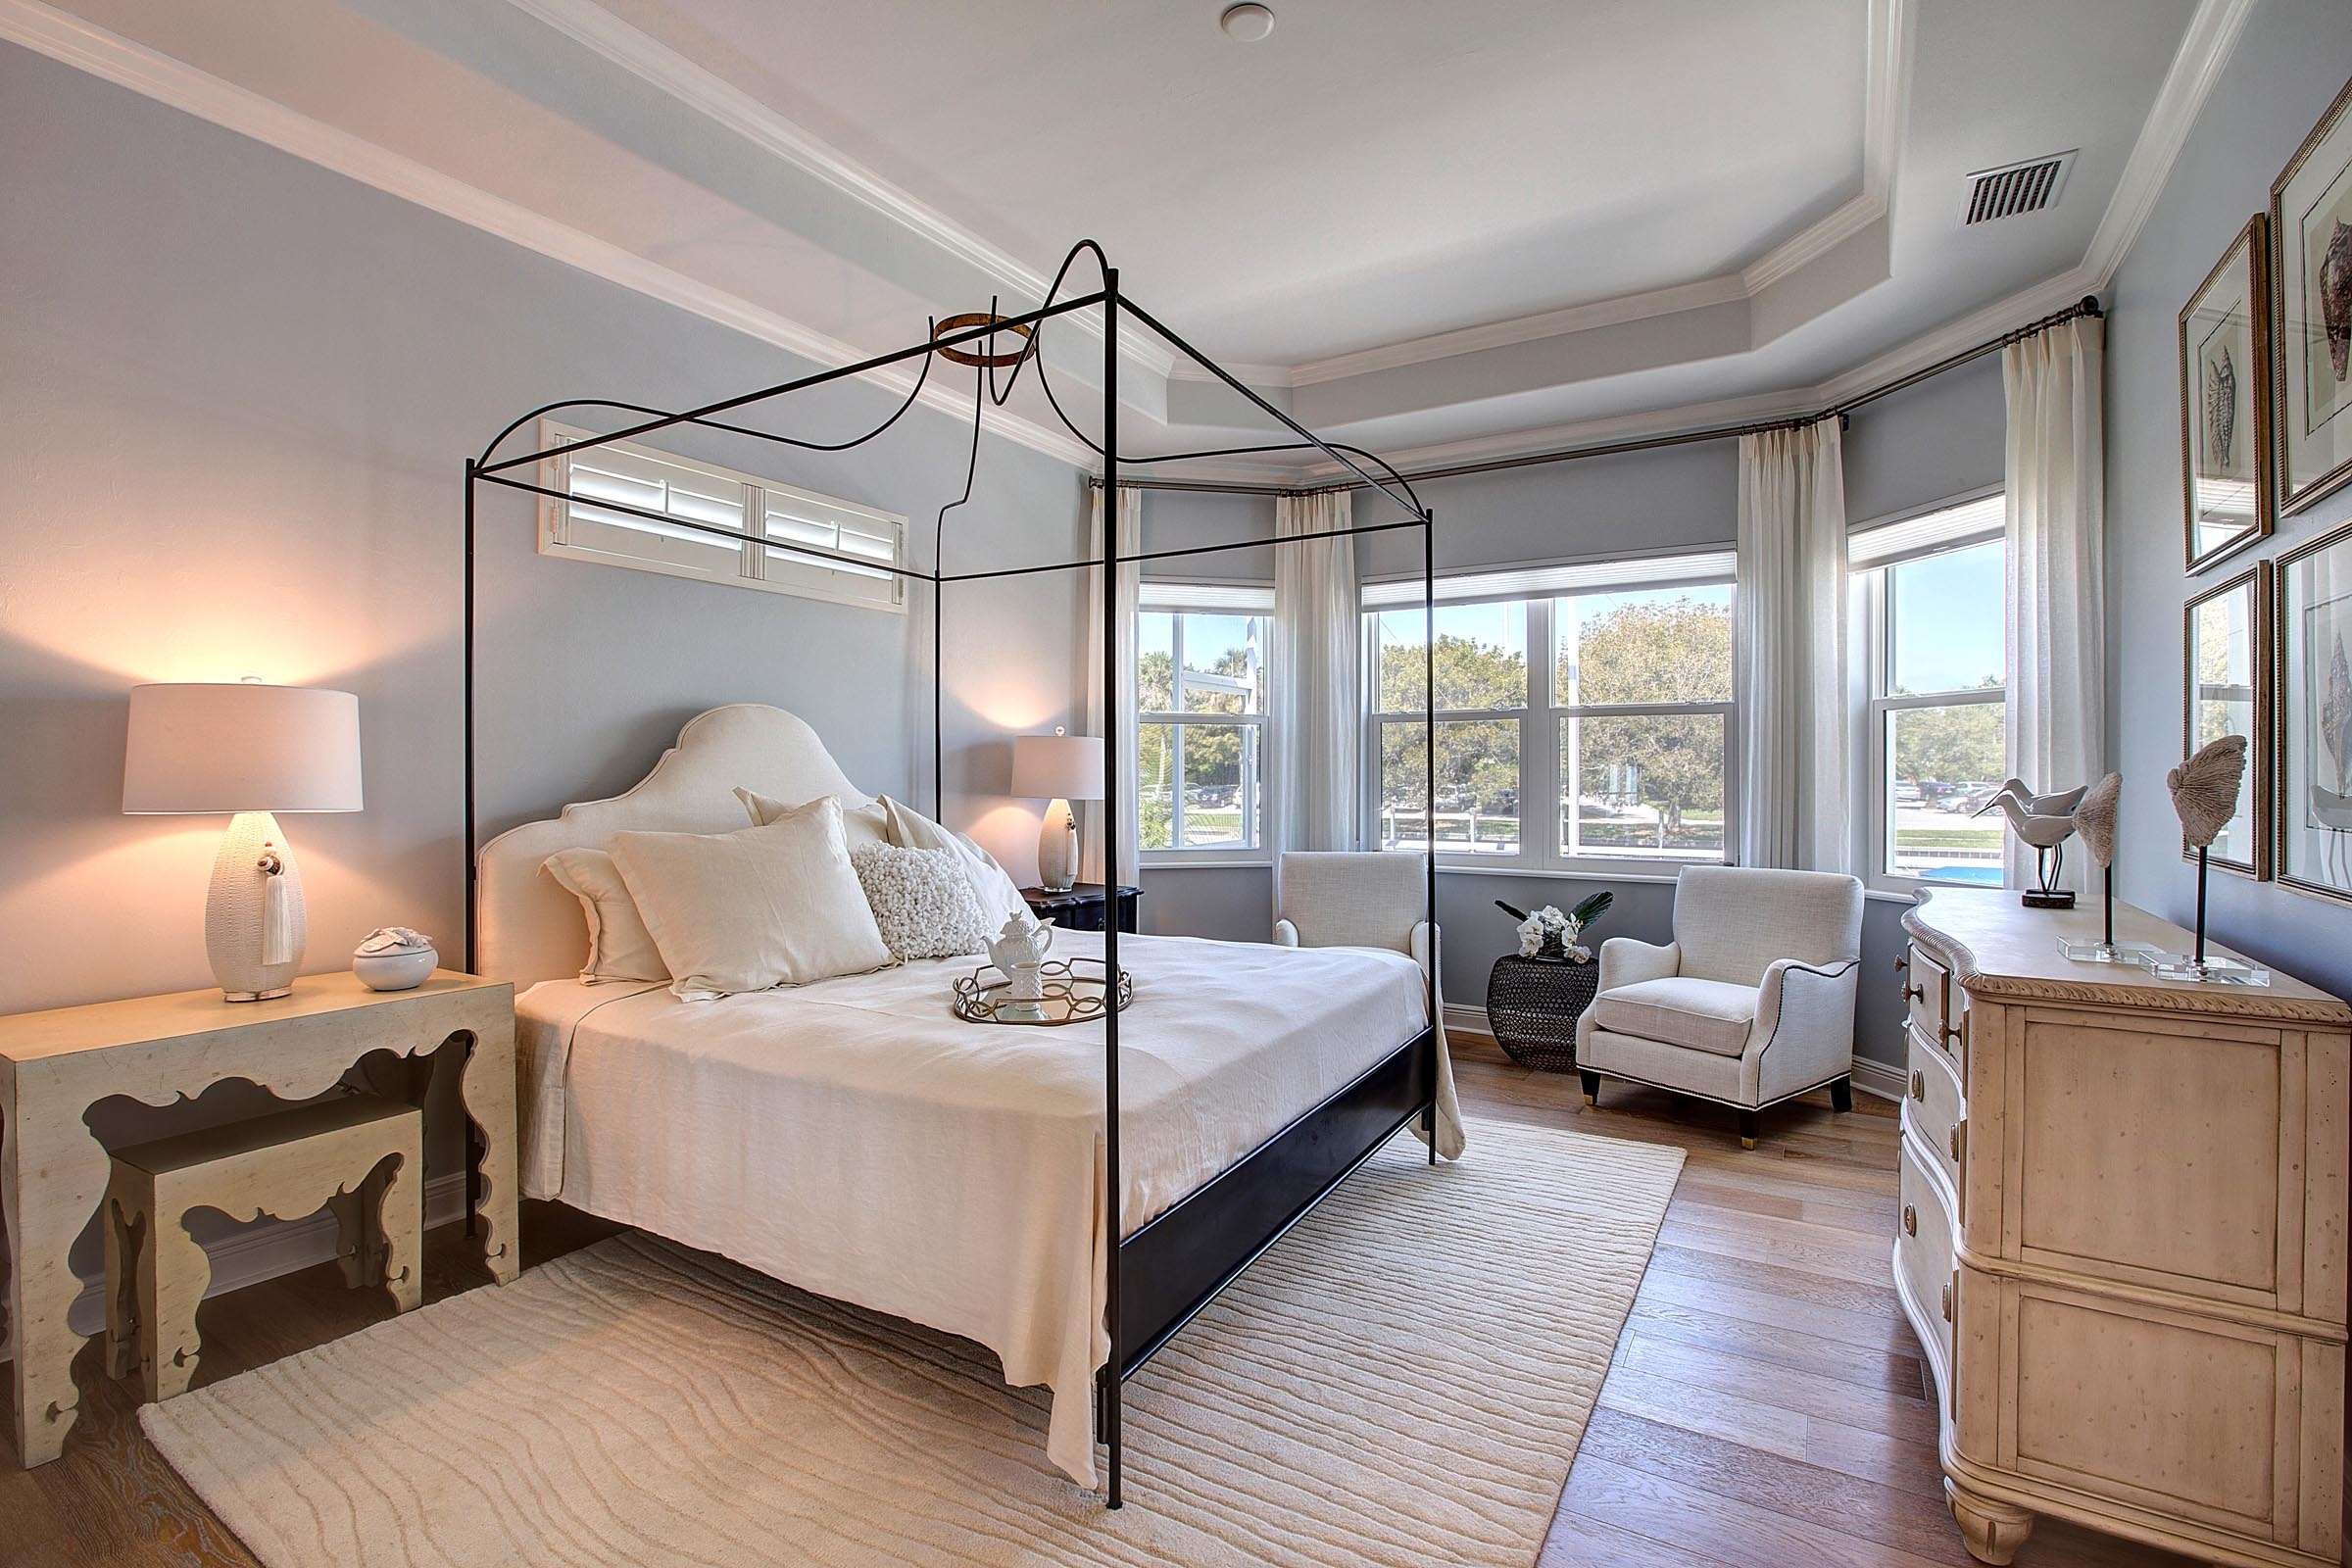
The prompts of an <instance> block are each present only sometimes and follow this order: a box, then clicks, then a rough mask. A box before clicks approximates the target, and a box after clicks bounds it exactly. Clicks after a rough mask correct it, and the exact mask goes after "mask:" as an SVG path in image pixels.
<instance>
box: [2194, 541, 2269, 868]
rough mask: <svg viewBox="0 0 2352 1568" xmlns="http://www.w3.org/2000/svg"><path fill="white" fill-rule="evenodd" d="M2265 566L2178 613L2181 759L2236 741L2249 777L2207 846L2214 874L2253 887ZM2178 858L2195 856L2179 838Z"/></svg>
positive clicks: (2263, 778) (2261, 817)
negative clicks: (2241, 740) (2246, 880)
mask: <svg viewBox="0 0 2352 1568" xmlns="http://www.w3.org/2000/svg"><path fill="white" fill-rule="evenodd" d="M2273 613H2274V605H2273V597H2272V588H2271V564H2270V563H2269V562H2267V561H2264V562H2257V563H2256V564H2254V566H2253V567H2252V568H2250V569H2249V570H2246V571H2243V572H2240V573H2239V574H2238V575H2236V576H2234V577H2232V578H2230V579H2229V581H2227V582H2222V583H2216V584H2215V585H2214V586H2212V587H2211V588H2208V589H2206V590H2205V591H2204V592H2203V593H2201V594H2198V595H2197V596H2196V597H2195V598H2193V599H2191V600H2189V601H2188V603H2186V604H2185V605H2183V606H2181V607H2180V697H2181V702H2180V755H2181V756H2182V757H2193V756H2195V755H2196V752H2197V749H2198V748H2199V747H2201V746H2205V745H2207V744H2209V743H2210V742H2213V741H2216V740H2219V739H2220V738H2221V737H2222V736H2224V735H2243V736H2244V737H2245V738H2246V750H2247V753H2248V760H2247V766H2248V769H2249V771H2250V772H2251V774H2252V777H2250V778H2248V779H2247V780H2246V784H2245V788H2243V789H2242V790H2240V791H2239V792H2238V797H2237V813H2236V815H2234V816H2232V817H2230V819H2229V825H2228V826H2226V827H2225V828H2223V829H2222V831H2221V833H2220V834H2219V835H2217V836H2216V837H2215V839H2214V841H2213V846H2212V851H2211V858H2212V862H2213V864H2214V866H2215V867H2216V868H2217V869H2220V870H2224V871H2230V872H2234V873H2235V874H2237V875H2239V876H2246V877H2252V878H2253V879H2254V880H2255V881H2257V882H2265V881H2268V880H2270V875H2271V833H2270V827H2271V817H2272V814H2273V813H2272V809H2271V778H2270V772H2271V731H2272V727H2273V726H2272V721H2271V693H2272V690H2273V686H2272V680H2273V664H2274V662H2275V656H2274V654H2273V652H2272V649H2271V626H2272V617H2273ZM2180 858H2182V859H2184V860H2192V861H2193V860H2194V859H2196V858H2197V852H2196V851H2195V850H2193V849H2190V848H2189V846H2188V841H2187V840H2186V839H2185V838H2184V839H2182V840H2181V843H2180Z"/></svg>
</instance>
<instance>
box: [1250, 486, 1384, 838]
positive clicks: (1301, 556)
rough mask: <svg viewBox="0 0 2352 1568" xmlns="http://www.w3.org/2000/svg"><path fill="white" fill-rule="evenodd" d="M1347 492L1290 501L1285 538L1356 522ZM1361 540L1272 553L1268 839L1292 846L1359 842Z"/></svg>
mask: <svg viewBox="0 0 2352 1568" xmlns="http://www.w3.org/2000/svg"><path fill="white" fill-rule="evenodd" d="M1353 515H1354V501H1353V498H1352V497H1351V496H1350V495H1349V494H1348V492H1347V491H1345V490H1336V491H1324V492H1322V493H1319V494H1316V495H1306V496H1283V497H1281V498H1280V499H1278V500H1277V501H1276V502H1275V503H1274V532H1275V536H1276V537H1277V538H1282V539H1298V538H1299V536H1300V535H1302V534H1317V533H1326V532H1329V531H1330V530H1332V529H1335V528H1346V527H1348V526H1349V525H1350V522H1351V519H1352V517H1353ZM1357 594H1358V590H1357V586H1356V577H1355V541H1354V540H1353V539H1308V540H1305V541H1304V542H1302V543H1299V544H1287V545H1283V546H1282V547H1281V548H1279V549H1277V550H1276V551H1275V552H1274V629H1273V638H1272V644H1273V646H1272V650H1271V652H1272V658H1271V659H1270V660H1269V661H1268V664H1269V668H1268V671H1267V673H1268V675H1269V677H1270V678H1269V680H1268V682H1267V687H1268V699H1267V717H1266V739H1267V747H1266V753H1267V755H1266V783H1267V795H1268V797H1269V799H1268V806H1269V808H1270V809H1269V810H1268V811H1267V813H1266V826H1267V843H1268V846H1269V848H1271V849H1272V850H1273V852H1274V853H1275V855H1277V856H1280V855H1281V853H1282V852H1283V851H1285V850H1351V849H1354V848H1355V846H1356V809H1357V789H1356V781H1357V772H1358V766H1359V762H1360V760H1361V758H1360V751H1361V748H1360V746H1359V743H1358V736H1359V735H1360V733H1361V716H1360V709H1361V706H1362V705H1361V703H1360V701H1359V699H1358V697H1357V686H1358V683H1359V678H1360V676H1359V670H1360V665H1359V663H1358V659H1359V657H1360V656H1359V654H1358V636H1357V627H1358V624H1359V617H1360V613H1361V607H1360V605H1359V603H1358V598H1357Z"/></svg>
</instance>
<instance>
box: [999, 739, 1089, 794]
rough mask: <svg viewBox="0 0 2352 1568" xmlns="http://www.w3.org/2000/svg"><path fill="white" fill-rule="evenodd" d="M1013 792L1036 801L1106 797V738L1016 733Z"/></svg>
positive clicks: (1013, 741)
mask: <svg viewBox="0 0 2352 1568" xmlns="http://www.w3.org/2000/svg"><path fill="white" fill-rule="evenodd" d="M1012 793H1013V794H1014V795H1016V796H1019V797H1021V798H1022V799H1024V800H1032V801H1056V800H1058V801H1099V800H1101V799H1102V798H1103V742H1102V741H1101V740H1100V739H1099V738H1097V737H1095V736H1093V735H1015V736H1014V737H1013V738H1012Z"/></svg>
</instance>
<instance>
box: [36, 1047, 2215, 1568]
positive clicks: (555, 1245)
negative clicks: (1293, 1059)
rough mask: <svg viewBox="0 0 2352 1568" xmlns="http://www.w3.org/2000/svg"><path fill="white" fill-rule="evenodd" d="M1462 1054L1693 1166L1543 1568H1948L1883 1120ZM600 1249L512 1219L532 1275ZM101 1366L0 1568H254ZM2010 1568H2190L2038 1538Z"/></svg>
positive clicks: (257, 1321) (219, 1307) (1581, 1126)
mask: <svg viewBox="0 0 2352 1568" xmlns="http://www.w3.org/2000/svg"><path fill="white" fill-rule="evenodd" d="M1456 1053H1457V1061H1458V1072H1459V1077H1460V1085H1461V1094H1462V1103H1463V1105H1464V1106H1465V1108H1466V1109H1468V1110H1469V1111H1470V1112H1471V1113H1472V1114H1474V1115H1482V1116H1492V1117H1502V1118H1508V1119H1510V1120H1514V1121H1523V1122H1533V1123H1539V1124H1542V1125H1546V1126H1568V1127H1573V1128H1575V1129H1576V1130H1578V1131H1580V1132H1591V1133H1600V1134H1605V1135H1608V1136H1612V1137H1624V1138H1634V1139H1640V1140H1642V1141H1644V1142H1648V1143H1663V1144H1675V1145H1678V1146H1680V1147H1681V1148H1683V1149H1685V1150H1688V1151H1689V1152H1690V1163H1689V1164H1688V1165H1686V1166H1685V1167H1684V1170H1683V1177H1682V1185H1681V1186H1680V1187H1679V1188H1678V1189H1677V1190H1676V1193H1675V1197H1674V1203H1673V1206H1672V1207H1671V1208H1669V1209H1668V1211H1667V1214H1666V1224H1665V1229H1664V1231H1663V1233H1662V1234H1661V1235H1660V1236H1659V1238H1658V1250H1657V1255H1656V1256H1655V1257H1654V1258H1653V1259H1652V1260H1651V1262H1650V1266H1649V1273H1648V1276H1647V1277H1646V1279H1644V1281H1643V1282H1642V1294H1641V1297H1640V1299H1639V1300H1638V1301H1637V1303H1636V1305H1635V1307H1634V1313H1633V1318H1632V1321H1631V1322H1630V1323H1628V1324H1627V1326H1626V1331H1625V1335H1624V1337H1623V1339H1622V1340H1621V1341H1620V1342H1619V1345H1618V1348H1617V1359H1616V1362H1615V1364H1614V1366H1613V1367H1612V1369H1611V1370H1610V1373H1609V1378H1608V1382H1607V1384H1606V1386H1605V1387H1604V1388H1603V1389H1602V1391H1601V1397H1600V1408H1599V1409H1598V1410H1597V1411H1595V1412H1594V1414H1593V1423H1592V1426H1591V1428H1590V1429H1589V1430H1588V1431H1587V1432H1586V1434H1585V1442H1584V1447H1583V1449H1582V1450H1581V1451H1580V1452H1579V1453H1578V1455H1577V1459H1576V1466H1575V1469H1574V1471H1573V1472H1572V1473H1571V1474H1570V1476H1569V1478H1568V1486H1567V1490H1566V1492H1565V1493H1564V1494H1563V1495H1562V1496H1561V1498H1560V1509H1559V1515H1558V1517H1557V1518H1556V1519H1555V1520H1554V1521H1553V1524H1552V1528H1551V1539H1550V1541H1549V1543H1548V1544H1546V1546H1545V1548H1544V1556H1543V1562H1542V1568H1782V1565H1788V1568H1880V1565H1885V1568H1912V1565H1917V1564H1930V1563H1934V1564H1949V1565H1952V1568H1964V1565H1966V1564H1968V1563H1969V1562H1970V1561H1971V1560H1972V1559H1970V1557H1969V1556H1968V1554H1967V1553H1966V1552H1965V1551H1964V1550H1962V1549H1961V1545H1960V1539H1959V1535H1958V1532H1957V1531H1955V1530H1954V1528H1953V1527H1952V1523H1951V1520H1950V1518H1949V1517H1948V1516H1947V1515H1946V1514H1945V1512H1944V1509H1943V1500H1942V1489H1941V1484H1940V1478H1939V1476H1938V1474H1937V1472H1936V1454H1935V1437H1936V1422H1935V1415H1934V1412H1933V1410H1932V1408H1931V1406H1930V1404H1929V1396H1928V1390H1927V1387H1926V1383H1925V1371H1924V1368H1923V1366H1922V1364H1921V1360H1920V1356H1919V1347H1918V1344H1917V1343H1916V1342H1915V1341H1914V1340H1913V1338H1912V1336H1911V1331H1910V1328H1909V1327H1908V1326H1907V1325H1906V1324H1905V1323H1904V1322H1903V1320H1902V1318H1901V1316H1900V1314H1899V1312H1898V1311H1897V1309H1896V1307H1895V1301H1894V1293H1893V1291H1892V1290H1891V1288H1890V1287H1889V1286H1888V1284H1887V1252H1888V1250H1889V1248H1890V1246H1891V1244H1892V1238H1893V1235H1894V1222H1895V1207H1896V1203H1895V1173H1894V1160H1895V1137H1896V1133H1895V1119H1894V1107H1893V1106H1892V1105H1891V1104H1888V1103H1885V1102H1882V1101H1877V1100H1873V1099H1872V1098H1870V1097H1869V1096H1866V1095H1858V1096H1856V1097H1855V1099H1856V1108H1855V1110H1854V1112H1853V1113H1852V1114H1851V1115H1844V1116H1840V1115H1838V1114H1836V1113H1835V1112H1833V1111H1832V1110H1830V1108H1829V1106H1828V1103H1827V1098H1826V1096H1817V1097H1814V1099H1816V1100H1818V1101H1819V1102H1820V1103H1799V1104H1794V1105H1790V1106H1787V1107H1784V1108H1782V1109H1779V1110H1775V1111H1768V1112H1766V1114H1765V1117H1764V1125H1763V1139H1762V1141H1761V1143H1760V1144H1759V1145H1758V1147H1757V1148H1756V1149H1755V1151H1754V1152H1744V1151H1742V1150H1741V1149H1740V1143H1739V1140H1738V1138H1737V1137H1735V1136H1734V1134H1733V1129H1732V1124H1731V1112H1729V1111H1726V1110H1719V1109H1717V1108H1714V1107H1711V1106H1708V1105H1704V1104H1699V1103H1692V1102H1687V1101H1677V1100H1674V1099H1671V1098H1669V1097H1667V1096H1665V1095H1662V1094H1657V1093H1653V1092H1651V1091H1647V1090H1641V1089H1635V1088H1631V1087H1626V1086H1618V1085H1611V1086H1609V1087H1608V1088H1607V1089H1606V1090H1605V1091H1604V1093H1603V1095H1602V1102H1603V1103H1602V1105H1601V1107H1600V1108H1599V1109H1598V1110H1589V1109H1587V1108H1586V1107H1585V1105H1584V1103H1583V1098H1582V1096H1581V1095H1580V1094H1579V1093H1578V1090H1577V1080H1576V1078H1575V1076H1574V1075H1573V1074H1570V1075H1565V1076H1563V1075H1555V1074H1546V1073H1529V1072H1526V1071H1524V1070H1523V1069H1520V1068H1518V1067H1514V1066H1512V1065H1510V1064H1509V1063H1508V1062H1506V1061H1505V1060H1504V1059H1503V1058H1502V1057H1501V1056H1500V1055H1499V1054H1495V1052H1494V1049H1493V1047H1492V1046H1491V1045H1489V1044H1487V1043H1486V1042H1483V1041H1479V1040H1476V1039H1463V1040H1458V1041H1457V1045H1456ZM611 1229H612V1227H610V1226H607V1225H604V1224H603V1223H602V1222H600V1221H596V1220H592V1219H589V1218H587V1217H586V1216H584V1215H580V1214H576V1213H573V1212H572V1211H570V1210H567V1209H563V1208H558V1207H556V1206H554V1205H550V1204H526V1205H524V1211H523V1251H524V1262H525V1263H526V1265H528V1264H536V1263H539V1262H543V1261H545V1260H546V1259H547V1258H549V1257H552V1256H556V1255H559V1254H561V1253H563V1252H565V1251H568V1250H571V1249H573V1248H575V1247H579V1246H584V1245H585V1244H587V1243H588V1242H591V1241H594V1240H596V1239H598V1238H599V1237H602V1236H604V1235H607V1234H609V1233H610V1231H611ZM426 1254H427V1255H426V1282H425V1295H426V1299H428V1300H429V1299H437V1298H439V1297H441V1296H445V1295H448V1294H450V1293H452V1292H454V1291H459V1290H464V1289H466V1288H468V1287H469V1286H471V1285H473V1284H475V1283H477V1282H479V1281H480V1280H481V1279H482V1278H483V1277H484V1276H483V1275H482V1274H481V1272H480V1270H479V1267H478V1265H473V1264H469V1263H468V1262H466V1260H465V1257H464V1250H463V1243H462V1240H461V1238H460V1237H459V1235H458V1232H457V1229H456V1228H455V1227H451V1228H449V1229H446V1230H443V1231H439V1232H436V1233H434V1235H433V1236H432V1237H431V1238H430V1239H429V1240H428V1242H427V1246H426ZM388 1312H389V1309H388V1308H387V1307H386V1306H384V1305H383V1304H382V1294H381V1293H380V1292H375V1291H368V1292H350V1291H346V1290H344V1289H343V1287H342V1281H341V1277H340V1275H339V1274H338V1273H337V1272H336V1270H335V1269H334V1267H333V1266H332V1265H331V1264H330V1265H322V1266H321V1267H319V1268H316V1269H311V1270H308V1271H306V1272H304V1273H302V1274H299V1275H292V1276H289V1277H287V1278H285V1279H282V1280H276V1281H272V1282H270V1283H269V1284H266V1285H259V1286H255V1287H252V1288H250V1289H247V1290H244V1291H239V1292H237V1293H235V1294H234V1295H231V1296H226V1297H222V1298H219V1299H215V1300H212V1301H209V1302H207V1303H206V1304H205V1307H204V1309H203V1314H202V1318H201V1326H202V1329H203V1332H204V1340H205V1354H204V1360H203V1363H202V1366H201V1367H200V1369H199V1371H198V1374H197V1379H196V1381H197V1383H198V1384H199V1385H202V1384H205V1383H209V1382H212V1381H214V1380H216V1379H218V1378H221V1377H225V1376H228V1375H230V1374H231V1373H234V1372H236V1371H239V1370H242V1369H243V1368H246V1367H250V1366H255V1365H259V1364H261V1363H264V1362H267V1361H270V1360H272V1359H275V1358H276V1357H278V1356H281V1355H284V1354H287V1353H288V1352H290V1351H293V1350H296V1349H300V1348H303V1347H305V1346H309V1345H313V1344H317V1343H319V1342H320V1341H322V1340H326V1339H329V1338H332V1337H333V1336H335V1335H337V1334H342V1333H348V1332H350V1331H351V1330H352V1329H355V1328H358V1327H361V1326H363V1325H364V1324H366V1323H368V1322H372V1321H375V1320H376V1319H378V1318H381V1317H384V1316H386V1315H388ZM99 1349H100V1347H99V1346H98V1345H97V1344H96V1343H95V1342H93V1343H92V1345H91V1346H90V1348H88V1349H87V1350H85V1352H84V1353H83V1355H82V1358H81V1360H80V1362H79V1363H78V1364H77V1371H78V1372H79V1375H80V1377H81V1383H82V1387H83V1389H84V1390H85V1394H84V1398H83V1404H82V1410H83V1414H82V1418H81V1420H80V1422H79V1423H78V1424H77V1425H76V1427H75V1429H74V1431H73V1436H72V1438H71V1439H70V1440H69V1442H68V1445H67V1449H66V1456H65V1457H64V1458H63V1459H61V1460H59V1461H58V1462H56V1463H55V1464H51V1465H46V1466H44V1467H42V1468H41V1469H38V1470H34V1471H29V1472H26V1471H21V1470H18V1469H16V1468H15V1464H14V1459H13V1456H0V1564H6V1565H10V1568H17V1565H24V1568H33V1565H39V1568H81V1565H96V1564H105V1565H108V1568H131V1565H139V1568H146V1565H150V1564H154V1565H162V1564H172V1565H174V1568H195V1565H212V1564H250V1563H252V1562H253V1558H252V1557H251V1555H250V1554H248V1553H247V1552H246V1551H245V1550H244V1548H243V1547H242V1546H241V1545H239V1544H238V1543H237V1541H236V1539H235V1538H234V1537H233V1536H231V1535H230V1534H229V1533H228V1531H227V1530H226V1529H224V1528H223V1527H222V1526H221V1523H220V1522H219V1521H218V1520H216V1519H215V1518H213V1516H212V1515H211V1514H210V1513H209V1512H208V1511H207V1510H206V1509H205V1508H204V1506H203V1505H202V1504H201V1503H199V1502H197V1501H196V1499H195V1498H194V1497H193V1496H192V1495H190V1494H189V1493H188V1491H187V1489H186V1488H185V1487H184V1486H183V1485H182V1484H181V1483H180V1481H179V1478H178V1477H177V1476H176V1475H175V1474H174V1473H173V1472H172V1469H171V1468H170V1467H169V1466H168V1465H166V1464H165V1463H164V1462H163V1460H162V1459H161V1458H160V1457H159V1456H158V1455H157V1453H156V1452H155V1450H154V1449H153V1448H152V1447H151V1446H149V1445H148V1443H147V1441H146V1439H145V1438H144V1437H143V1436H141V1435H140V1433H139V1429H138V1423H137V1420H136V1407H135V1405H134V1403H133V1401H132V1397H131V1393H130V1389H131V1385H129V1384H118V1383H115V1382H112V1381H110V1380H109V1379H107V1378H106V1377H105V1376H104V1375H103V1369H102V1367H101V1366H100V1363H99V1360H98V1351H99ZM5 1397H6V1396H5V1394H0V1402H4V1401H5ZM0 1445H4V1440H0ZM0 1455H5V1449H4V1446H0ZM2017 1561H2018V1563H2019V1564H2020V1565H2023V1568H2058V1565H2061V1564H2096V1565H2100V1568H2127V1565H2129V1568H2176V1565H2180V1564H2183V1563H2185V1561H2186V1559H2184V1558H2178V1557H2173V1556H2170V1555H2168V1554H2165V1553H2161V1552H2152V1551H2148V1550H2146V1549H2144V1548H2141V1547H2138V1546H2133V1545H2129V1544H2124V1543H2121V1542H2116V1541H2112V1540H2109V1539H2107V1538H2104V1537H2100V1536H2096V1535H2093V1534H2091V1533H2089V1532H2086V1531H2082V1530H2077V1529H2073V1528H2071V1527H2068V1526H2064V1525H2060V1524H2056V1523H2053V1522H2051V1521H2048V1520H2044V1521H2042V1523H2041V1524H2040V1526H2039V1528H2038V1529H2037V1530H2036V1532H2035V1534H2034V1539H2033V1540H2032V1541H2031V1542H2029V1543H2028V1544H2027V1545H2026V1547H2025V1549H2024V1550H2023V1551H2021V1552H2019V1553H2018V1556H2017Z"/></svg>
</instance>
